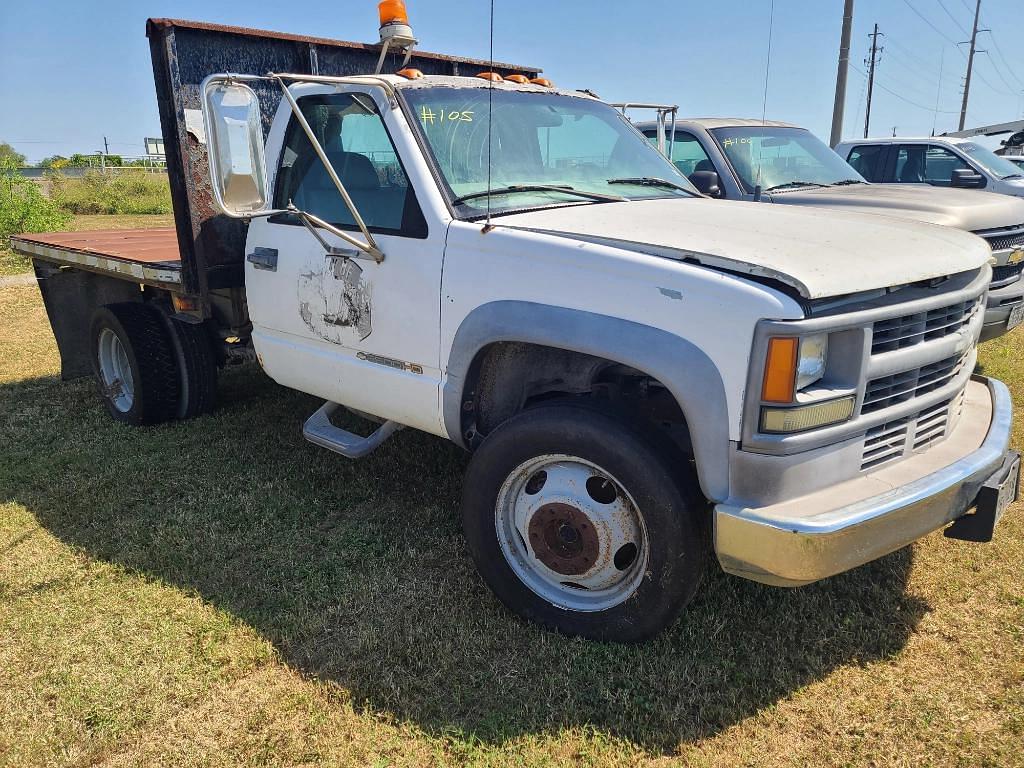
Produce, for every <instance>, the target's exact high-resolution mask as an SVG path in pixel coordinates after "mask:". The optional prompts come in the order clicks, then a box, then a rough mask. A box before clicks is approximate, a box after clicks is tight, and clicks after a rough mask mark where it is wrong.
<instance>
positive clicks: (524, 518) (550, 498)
mask: <svg viewBox="0 0 1024 768" xmlns="http://www.w3.org/2000/svg"><path fill="white" fill-rule="evenodd" d="M495 526H496V528H497V537H498V543H499V546H500V547H501V551H502V553H503V554H504V555H505V559H506V560H507V561H508V564H509V566H510V567H511V568H512V570H513V571H514V572H515V574H516V576H517V577H518V578H519V579H520V580H521V581H522V582H523V584H525V585H526V586H527V587H528V588H529V589H530V590H532V591H533V592H534V593H536V594H537V595H538V596H540V597H541V598H543V599H544V600H546V601H548V602H549V603H551V604H552V605H555V606H558V607H560V608H563V609H565V610H569V611H582V612H589V611H605V610H608V609H609V608H612V607H614V606H616V605H619V604H621V603H623V602H624V601H626V600H628V599H629V597H630V596H631V595H633V593H634V592H636V590H637V588H638V587H639V586H640V583H641V582H642V581H643V578H644V573H645V571H646V568H647V561H648V556H649V545H648V538H647V529H646V527H645V525H644V519H643V515H642V514H641V512H640V510H639V509H638V508H637V505H636V503H635V502H634V501H633V499H632V497H631V496H630V495H629V493H628V492H627V491H626V490H625V488H624V487H623V486H622V484H621V483H619V482H618V481H617V480H616V479H615V478H614V477H613V476H612V475H611V474H610V473H609V472H607V471H605V470H604V469H602V468H601V467H599V466H598V465H596V464H594V463H593V462H590V461H587V460H585V459H582V458H579V457H575V456H569V455H565V454H548V455H543V456H538V457H536V458H533V459H530V460H529V461H526V462H524V463H522V464H520V465H519V466H518V467H517V468H516V469H515V470H514V471H513V472H512V473H511V474H510V475H509V476H508V478H507V479H506V480H505V482H504V484H503V485H502V487H501V489H500V490H499V492H498V498H497V503H496V505H495Z"/></svg>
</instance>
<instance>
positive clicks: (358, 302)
mask: <svg viewBox="0 0 1024 768" xmlns="http://www.w3.org/2000/svg"><path fill="white" fill-rule="evenodd" d="M298 292H299V315H300V316H301V317H302V322H304V323H305V324H306V325H307V326H308V327H309V329H310V330H311V331H312V332H313V333H315V334H316V335H317V336H319V337H320V338H321V339H324V340H325V341H329V342H331V343H332V344H342V343H343V341H342V338H343V334H344V333H345V330H344V329H347V328H351V329H354V330H355V332H356V333H357V334H358V336H359V340H360V341H362V340H363V339H365V338H366V337H367V336H369V335H370V333H371V332H372V330H373V326H372V323H371V314H372V313H371V309H370V303H371V302H370V295H371V290H370V286H369V285H368V284H367V283H366V281H365V280H364V279H363V270H362V267H360V266H359V265H358V264H357V263H356V262H355V261H353V260H352V259H345V258H330V257H329V258H327V259H326V261H325V263H324V267H323V268H322V269H319V270H315V271H313V272H304V273H302V274H301V275H299V284H298Z"/></svg>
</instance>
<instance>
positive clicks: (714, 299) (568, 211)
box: [15, 29, 1020, 641]
mask: <svg viewBox="0 0 1024 768" xmlns="http://www.w3.org/2000/svg"><path fill="white" fill-rule="evenodd" d="M243 33H244V34H247V35H249V36H250V39H251V36H252V31H251V30H247V31H243ZM217 34H218V35H222V34H224V31H223V29H219V30H218V31H217ZM240 34H241V33H240ZM316 45H318V46H323V45H324V41H317V42H316ZM200 48H201V49H202V50H207V49H208V47H207V46H200ZM166 49H167V46H164V47H163V49H161V50H158V49H155V50H156V53H155V55H157V56H159V55H163V53H162V50H166ZM238 49H239V46H232V47H231V50H232V51H237V50H238ZM294 49H295V47H294V45H293V44H292V43H289V45H287V46H284V47H282V50H283V51H285V52H286V53H287V54H288V55H293V52H294ZM257 58H258V59H259V60H260V61H261V62H265V61H266V57H265V56H263V57H257ZM381 59H382V60H383V59H384V54H383V53H381ZM317 60H318V61H327V60H329V57H328V56H327V55H325V54H324V53H323V52H322V51H321V53H320V54H319V55H318V59H317ZM174 61H175V67H174V68H173V70H172V71H173V72H176V73H180V72H181V71H183V70H184V71H188V70H187V68H183V67H181V66H179V65H180V64H181V63H182V62H186V63H187V57H184V56H182V55H181V54H180V53H179V54H178V55H177V56H175V57H174ZM427 61H429V59H427ZM191 69H192V70H195V69H197V68H196V67H195V66H193V67H192V68H191ZM238 69H240V67H234V68H231V69H230V72H231V73H229V72H228V70H227V68H224V69H222V70H221V71H216V70H215V71H213V72H210V73H209V74H208V75H207V76H206V77H204V79H203V81H202V83H201V84H200V86H199V87H198V88H197V89H194V90H190V89H181V90H179V91H178V92H177V94H178V95H179V96H182V97H184V98H190V99H191V98H194V97H196V96H197V97H198V98H197V100H196V101H192V102H191V103H187V104H186V106H185V108H184V110H175V109H172V108H171V107H170V106H167V107H165V108H163V109H162V115H163V116H164V117H165V118H166V121H167V123H168V125H169V126H171V127H173V128H174V129H175V130H174V132H173V133H171V132H165V134H169V135H170V138H171V141H168V144H169V145H170V144H172V143H173V139H174V138H179V139H180V138H181V137H183V136H184V137H187V139H188V141H189V142H191V144H190V146H192V147H194V149H195V155H194V156H193V157H195V158H198V159H199V160H198V161H197V165H202V164H204V163H205V167H204V168H203V170H205V171H206V173H207V174H208V175H207V176H206V178H205V179H203V180H202V181H204V182H205V184H204V185H201V186H200V192H201V195H200V198H201V200H202V201H203V202H204V203H205V202H206V201H210V200H212V201H213V203H214V205H215V207H216V209H217V210H218V212H219V213H218V214H217V215H216V216H213V217H210V218H206V219H204V221H205V222H206V223H205V224H204V226H201V227H196V228H195V231H194V234H193V235H191V237H193V238H195V239H194V241H187V242H189V244H191V243H194V242H203V243H204V247H206V248H208V249H211V250H207V251H206V253H205V255H204V259H205V264H206V265H207V266H206V267H204V265H203V262H199V261H192V262H191V263H189V264H187V265H186V264H185V261H186V260H188V259H190V258H191V257H190V256H188V253H189V251H188V249H187V248H186V247H183V248H182V254H183V267H184V269H182V273H183V274H186V273H188V271H189V270H191V271H192V272H193V273H195V274H200V273H202V274H203V275H204V276H203V280H205V281H206V285H207V290H206V291H205V292H204V291H190V290H189V289H187V288H186V287H185V281H182V280H179V281H178V282H175V280H174V279H173V278H172V277H171V276H169V275H167V274H164V273H162V272H159V271H156V272H154V271H153V270H154V269H156V268H155V267H152V266H149V267H146V266H139V271H138V274H139V275H140V277H138V278H137V280H138V281H139V282H142V290H139V285H138V284H137V283H135V282H133V280H135V278H133V275H134V270H135V268H136V266H137V265H136V264H135V263H134V262H133V261H132V260H130V259H127V258H125V254H123V253H122V254H121V255H120V256H118V255H117V254H114V253H109V254H106V255H102V254H91V255H88V256H87V257H80V254H81V251H82V250H83V245H82V244H81V243H79V244H78V247H76V248H73V249H72V248H70V247H67V246H66V245H65V246H61V244H60V243H59V242H57V241H56V240H54V239H53V238H47V237H46V236H37V237H34V238H22V239H19V240H16V241H15V247H16V248H18V249H20V250H22V251H23V252H30V253H32V254H33V255H34V258H35V263H36V273H37V276H38V277H39V283H40V288H41V290H42V292H43V295H44V300H46V302H47V310H48V314H49V315H50V319H51V324H52V325H53V327H54V331H55V334H56V335H57V336H58V344H59V346H60V347H61V354H62V360H67V361H69V362H74V361H75V360H76V359H78V358H77V357H76V355H78V356H79V357H85V358H87V359H90V360H91V361H92V367H93V372H94V375H95V377H96V380H97V385H98V390H99V393H100V397H101V399H102V400H103V402H104V403H105V404H106V405H107V408H108V410H109V411H110V413H111V414H112V415H113V416H114V417H115V418H121V419H122V420H124V421H131V422H133V423H153V422H156V421H160V420H166V419H168V418H175V417H177V418H185V417H188V416H190V415H198V414H196V413H195V412H194V411H190V410H189V409H187V408H182V403H187V402H190V400H189V398H190V397H191V396H192V395H191V394H190V393H192V392H193V390H194V387H193V384H195V383H196V382H197V381H199V377H198V376H197V375H196V370H195V369H194V366H193V360H195V359H196V355H197V350H200V349H205V352H203V355H205V357H204V358H203V359H205V360H209V359H220V360H222V361H223V360H226V359H229V358H230V357H231V356H232V355H233V356H235V357H243V356H244V354H245V350H246V349H251V352H252V357H253V358H254V359H255V360H256V361H257V362H258V364H259V365H260V366H261V367H262V368H263V370H264V371H266V372H267V374H269V375H270V376H271V377H272V378H273V379H274V380H275V381H277V382H278V383H280V384H281V385H283V386H286V387H290V388H293V389H297V390H300V391H302V392H305V393H309V394H312V395H315V396H317V397H319V398H321V399H323V400H324V405H323V406H322V407H321V408H320V409H319V410H317V411H316V412H315V413H314V414H313V415H311V416H310V417H309V418H308V420H307V421H306V423H305V425H304V427H303V431H304V434H305V435H306V437H307V438H308V439H309V440H310V442H312V443H314V444H315V445H317V446H320V447H323V448H326V449H328V450H331V451H334V452H336V453H338V454H340V455H342V456H345V457H347V458H360V457H362V456H365V455H366V454H368V453H369V452H371V451H373V450H374V449H376V448H377V447H378V446H379V445H380V444H381V443H383V442H384V441H385V440H387V439H391V438H393V437H394V436H395V435H396V434H400V431H401V430H402V429H407V428H414V429H419V430H422V431H425V432H428V433H430V434H433V435H436V436H437V437H438V438H440V439H446V440H449V441H451V442H453V443H455V444H456V445H458V446H461V447H462V448H464V449H466V450H467V451H469V452H471V454H472V458H471V460H470V462H469V465H468V468H467V471H466V476H465V478H464V484H463V499H462V522H463V530H464V532H465V536H466V542H467V545H468V549H469V552H470V554H471V556H472V558H473V560H474V562H475V564H476V566H477V569H478V570H479V572H480V574H481V576H482V577H483V579H484V580H485V581H486V583H487V584H488V585H489V586H490V587H491V589H492V590H493V591H494V592H495V594H496V595H497V596H498V597H499V598H500V599H501V600H502V601H503V602H504V603H505V605H507V606H508V607H509V608H510V609H511V610H512V611H514V612H515V613H517V614H518V615H520V616H522V617H524V618H527V619H530V620H533V621H537V622H539V623H541V624H543V625H544V626H547V627H550V628H553V629H555V630H557V631H560V632H565V633H569V634H574V635H579V636H583V637H587V638H596V639H603V640H614V641H638V640H643V639H646V638H649V637H651V636H653V635H654V634H656V633H657V632H659V631H660V630H662V629H663V628H664V627H665V626H667V625H668V624H670V623H671V622H672V621H673V620H674V618H675V617H676V616H677V615H678V613H679V611H680V610H682V608H683V607H684V606H685V605H686V604H687V603H688V602H689V601H690V600H691V599H692V597H693V596H694V594H695V593H696V591H697V589H698V587H699V585H700V583H701V580H702V578H703V576H704V574H705V573H706V570H707V568H708V566H709V562H710V561H711V560H712V556H714V557H715V558H717V561H718V563H719V564H720V566H721V567H722V568H723V569H724V570H726V571H727V572H729V573H732V574H735V575H738V576H741V577H744V578H749V579H754V580H757V581H760V582H764V583H767V584H772V585H778V586H799V585H802V584H806V583H809V582H813V581H816V580H818V579H822V578H826V577H828V576H831V575H833V574H836V573H840V572H842V571H845V570H847V569H849V568H852V567H855V566H857V565H859V564H861V563H864V562H867V561H869V560H872V559H874V558H877V557H880V556H882V555H884V554H887V553H889V552H892V551H894V550H896V549H899V548H900V547H903V546H906V545H907V544H909V543H911V542H912V541H914V540H916V539H917V538H919V537H921V536H923V535H925V534H926V533H928V532H930V531H935V530H938V529H946V531H947V534H948V535H950V536H955V537H959V538H965V539H972V540H979V541H984V540H989V539H991V538H992V536H993V535H994V533H995V530H996V524H997V522H998V520H999V517H1000V516H1001V514H1002V513H1003V511H1004V510H1005V509H1006V508H1007V506H1008V505H1009V504H1010V502H1011V501H1012V500H1013V499H1015V498H1016V494H1017V488H1018V483H1019V471H1020V462H1019V457H1018V456H1017V454H1016V453H1014V452H1013V451H1011V450H1010V448H1009V441H1010V430H1011V414H1012V407H1011V404H1010V400H1009V394H1008V391H1007V389H1006V387H1005V386H1004V385H1003V384H1001V383H1000V382H998V381H996V380H993V379H989V378H985V377H979V376H975V375H974V367H975V362H976V359H977V343H978V338H979V336H980V334H981V329H982V325H983V320H984V311H983V306H984V299H985V296H986V293H987V291H988V286H989V283H990V281H991V266H990V264H989V261H990V249H989V248H988V246H987V245H986V244H985V243H984V242H982V241H981V240H979V239H978V238H976V237H974V236H973V235H970V234H968V233H965V232H962V231H959V230H957V229H954V228H949V227H938V226H933V225H927V224H921V223H915V222H908V221H904V220H897V219H892V218H883V217H878V216H864V215H861V214H857V213H850V212H846V211H829V212H827V213H823V212H822V211H820V210H802V209H800V208H798V207H793V208H784V209H778V210H772V209H770V208H768V207H767V206H763V205H756V204H751V203H742V202H737V203H728V202H724V201H718V200H714V199H709V198H708V197H706V196H704V195H702V194H700V193H699V192H697V190H696V189H694V187H693V186H692V185H691V184H690V182H689V181H688V180H687V179H686V177H685V176H684V175H683V174H682V173H681V172H680V171H679V170H678V169H677V168H676V167H675V166H673V165H672V163H670V162H669V161H668V160H667V159H666V158H665V157H664V156H663V155H662V154H661V153H659V152H658V151H657V150H656V149H655V148H654V147H653V146H651V145H650V144H649V143H648V142H647V141H645V140H644V138H643V137H642V136H641V135H640V134H638V133H637V132H636V131H635V129H634V128H633V127H632V126H631V125H630V124H629V123H628V121H626V120H625V119H624V118H623V117H622V116H621V115H620V114H619V113H617V112H616V111H615V110H614V109H613V108H612V107H611V106H609V105H607V104H604V103H603V102H601V101H599V100H598V99H596V98H593V97H591V96H589V95H587V94H584V93H581V92H578V91H570V90H560V89H558V88H555V87H553V86H552V85H551V84H550V82H548V81H546V80H545V79H543V78H539V77H533V78H528V77H526V76H525V75H523V76H521V77H517V76H515V73H512V74H513V76H512V77H499V76H498V75H497V74H495V73H494V72H493V71H483V72H480V74H479V76H465V75H456V74H435V75H427V74H424V73H423V72H422V71H419V70H418V69H416V68H414V67H405V68H403V70H401V71H399V72H397V73H394V74H365V75H352V74H334V75H332V74H313V73H292V74H281V73H267V72H259V73H252V74H239V73H238ZM371 71H372V70H371ZM208 72H209V70H208ZM257 88H263V90H262V91H260V92H259V93H257V91H256V89H257ZM199 102H201V108H202V115H203V122H202V124H201V125H197V124H196V122H195V120H194V119H190V118H189V117H188V115H187V114H186V111H187V110H189V109H194V108H195V106H196V104H197V103H199ZM172 103H173V102H172ZM264 105H272V107H273V117H270V115H267V116H266V118H268V119H265V116H264V113H263V109H264ZM182 123H184V124H182ZM165 138H166V136H165ZM171 173H172V176H173V177H174V178H173V183H175V184H179V185H180V186H179V189H183V190H188V189H190V187H189V184H195V183H196V177H194V176H186V174H184V173H183V169H181V168H174V167H173V163H172V170H171ZM200 214H202V215H205V213H204V212H203V209H202V208H201V207H200V205H199V204H197V205H196V206H194V207H189V208H188V209H186V210H182V211H179V210H176V217H183V218H184V220H185V221H189V220H191V221H195V220H197V219H198V218H199V216H200ZM823 216H827V219H828V220H827V226H823V222H822V218H823ZM232 222H240V223H241V224H243V228H241V229H240V230H239V228H236V227H234V226H232ZM182 229H185V228H183V227H179V232H180V231H181V230H182ZM239 231H240V232H241V234H242V237H243V239H242V241H241V244H240V247H238V248H237V249H234V248H232V247H231V246H230V245H229V244H230V243H232V242H233V241H232V240H231V237H232V236H233V233H237V232H239ZM201 238H205V239H204V240H201ZM218 238H220V239H219V242H220V243H221V247H222V248H223V249H224V252H223V253H214V252H213V251H212V248H213V247H214V246H213V244H214V243H217V242H218ZM181 239H182V238H181V236H180V235H179V241H180V240H181ZM922 253H927V254H928V258H922V256H921V254H922ZM822 254H827V255H828V256H829V257H830V258H828V259H822ZM98 259H105V261H104V262H103V264H105V263H107V262H110V263H112V264H113V263H116V264H118V265H121V266H118V268H117V269H113V268H112V269H106V268H105V267H101V266H100V264H101V262H100V261H98ZM232 263H238V264H239V265H244V266H243V269H242V271H241V273H240V278H241V279H240V280H237V282H236V284H234V285H231V283H232V282H233V281H236V277H235V276H234V273H232V272H230V271H229V270H226V269H223V268H221V267H220V266H218V267H216V268H215V269H210V268H209V265H210V264H217V265H225V264H232ZM147 269H149V270H150V271H148V272H147ZM204 270H205V271H204ZM161 275H163V278H162V279H163V280H164V282H162V283H158V282H156V278H157V277H159V276H161ZM198 282H199V284H202V281H198ZM121 284H125V285H126V286H127V288H125V289H124V290H121V289H120V288H117V287H116V286H120V285H121ZM225 284H227V285H228V287H227V288H222V287H217V286H218V285H220V286H223V285H225ZM75 286H86V287H88V290H84V289H83V290H82V291H81V294H82V295H81V296H79V297H78V298H77V300H76V301H74V302H60V301H56V300H55V298H56V297H57V296H56V292H58V291H59V292H61V295H62V296H68V295H71V294H72V292H73V290H74V288H75ZM240 317H241V320H240ZM83 326H84V327H87V328H89V332H88V334H87V335H85V337H84V339H82V337H81V336H80V335H79V336H76V335H75V331H76V329H79V328H82V327H83ZM183 328H185V329H191V330H189V331H188V332H187V333H186V332H185V331H183V330H182V329H183ZM79 341H81V344H80V345H79V344H78V342H79ZM204 344H205V345H206V346H205V347H204V346H203V345H204ZM65 355H66V356H65ZM126 395H130V397H128V398H126ZM340 409H348V410H350V411H353V412H355V413H358V414H362V415H363V416H367V417H369V418H370V420H371V421H372V422H373V423H374V426H373V427H372V428H370V429H371V430H372V431H370V433H369V434H367V435H361V434H357V433H355V432H354V431H351V429H346V428H345V427H343V426H340V425H339V424H338V423H337V422H338V420H337V419H336V418H335V415H336V414H337V412H338V411H339V410H340ZM172 434H173V433H172Z"/></svg>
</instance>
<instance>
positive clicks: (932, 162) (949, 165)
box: [836, 136, 1024, 197]
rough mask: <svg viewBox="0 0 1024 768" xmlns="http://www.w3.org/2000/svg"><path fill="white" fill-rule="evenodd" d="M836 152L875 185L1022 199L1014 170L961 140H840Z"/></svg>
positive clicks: (1021, 181)
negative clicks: (914, 186) (967, 191)
mask: <svg viewBox="0 0 1024 768" xmlns="http://www.w3.org/2000/svg"><path fill="white" fill-rule="evenodd" d="M836 152H837V153H839V155H840V156H841V157H843V158H844V159H846V160H847V161H848V162H849V163H850V164H851V165H852V166H854V167H855V168H857V169H859V170H861V171H862V172H863V173H864V176H865V178H867V179H868V180H869V181H872V182H874V183H876V184H927V185H929V186H933V187H955V188H961V189H980V190H984V191H986V192H998V193H999V194H1003V195H1010V196H1013V197H1024V173H1021V170H1020V168H1018V167H1017V166H1016V165H1015V164H1013V163H1011V162H1009V161H1008V160H1006V159H1005V158H1003V157H1000V156H999V155H997V154H995V153H994V152H992V151H991V150H990V149H987V148H986V147H984V146H982V145H981V144H979V143H978V142H976V141H973V140H971V139H967V138H959V137H954V136H928V137H925V138H910V137H903V136H897V137H891V138H870V139H854V140H849V141H841V142H840V143H839V144H837V145H836Z"/></svg>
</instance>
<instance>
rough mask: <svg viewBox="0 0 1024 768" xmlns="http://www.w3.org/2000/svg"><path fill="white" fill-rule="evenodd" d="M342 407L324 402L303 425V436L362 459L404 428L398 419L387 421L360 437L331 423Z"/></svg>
mask: <svg viewBox="0 0 1024 768" xmlns="http://www.w3.org/2000/svg"><path fill="white" fill-rule="evenodd" d="M341 407H342V406H340V405H338V404H337V403H331V402H327V403H324V404H323V405H322V406H321V407H320V410H318V411H317V412H316V413H314V414H313V415H312V416H310V417H309V418H308V419H306V423H305V424H304V425H303V426H302V436H303V437H304V438H306V439H307V440H309V442H311V443H313V444H314V445H319V446H320V447H321V448H326V449H327V450H329V451H334V452H335V453H340V454H341V455H342V456H347V457H348V458H350V459H361V458H363V456H366V455H367V454H370V453H372V452H373V451H375V450H376V449H377V448H379V447H380V446H381V445H382V444H383V443H384V441H385V440H387V439H388V438H389V437H391V436H392V435H393V434H395V432H397V431H398V430H400V429H401V428H402V425H401V424H399V423H398V422H397V421H385V422H384V423H383V424H381V425H380V426H379V427H377V429H376V430H375V431H374V432H373V433H372V434H370V435H368V436H366V437H360V436H359V435H356V434H353V433H352V432H347V431H345V430H344V429H340V428H339V427H336V426H334V425H333V424H332V423H331V414H332V413H334V412H335V411H336V410H338V409H339V408H341Z"/></svg>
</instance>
